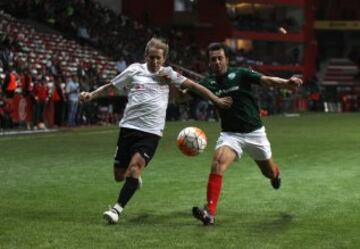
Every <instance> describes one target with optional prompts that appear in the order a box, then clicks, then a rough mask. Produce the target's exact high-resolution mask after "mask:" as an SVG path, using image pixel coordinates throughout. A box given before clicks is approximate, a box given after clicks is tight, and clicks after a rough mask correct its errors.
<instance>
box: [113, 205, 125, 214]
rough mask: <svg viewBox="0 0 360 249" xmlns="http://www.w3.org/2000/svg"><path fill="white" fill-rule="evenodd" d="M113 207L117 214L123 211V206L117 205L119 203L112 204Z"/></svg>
mask: <svg viewBox="0 0 360 249" xmlns="http://www.w3.org/2000/svg"><path fill="white" fill-rule="evenodd" d="M113 209H116V211H118V212H119V214H121V212H122V211H123V208H122V206H120V205H119V203H116V204H115V205H114V206H113Z"/></svg>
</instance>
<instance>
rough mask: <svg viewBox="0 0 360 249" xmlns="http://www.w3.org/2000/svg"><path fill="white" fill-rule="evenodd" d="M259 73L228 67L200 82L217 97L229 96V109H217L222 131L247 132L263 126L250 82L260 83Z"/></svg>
mask: <svg viewBox="0 0 360 249" xmlns="http://www.w3.org/2000/svg"><path fill="white" fill-rule="evenodd" d="M260 78H261V74H259V73H257V72H254V71H252V70H249V69H245V68H240V67H237V68H231V67H230V68H229V70H228V71H227V72H226V73H225V74H223V75H215V74H209V75H208V76H207V77H205V78H204V79H203V80H201V82H200V84H202V85H203V86H205V87H206V88H208V89H209V90H210V91H212V92H213V93H214V94H215V95H217V96H218V97H225V96H230V97H232V99H233V104H232V106H231V108H229V109H219V114H220V118H221V128H222V131H228V132H239V133H249V132H252V131H254V130H256V129H259V128H261V127H262V126H263V124H262V122H261V119H260V115H259V106H258V104H257V103H256V100H255V98H254V96H253V93H252V90H251V84H260Z"/></svg>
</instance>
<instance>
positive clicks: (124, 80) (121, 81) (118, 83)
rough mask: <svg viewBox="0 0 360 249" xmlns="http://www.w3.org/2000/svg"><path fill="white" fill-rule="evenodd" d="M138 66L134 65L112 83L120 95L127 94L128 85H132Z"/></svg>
mask: <svg viewBox="0 0 360 249" xmlns="http://www.w3.org/2000/svg"><path fill="white" fill-rule="evenodd" d="M136 68H137V64H132V65H130V66H129V67H128V68H126V69H125V70H124V71H123V72H121V73H120V74H119V75H117V76H116V77H115V78H113V79H112V80H111V81H110V83H111V84H112V85H114V86H115V87H116V88H117V89H118V91H119V92H120V93H124V92H126V89H127V87H128V85H129V84H130V83H131V78H132V76H134V74H135V73H136Z"/></svg>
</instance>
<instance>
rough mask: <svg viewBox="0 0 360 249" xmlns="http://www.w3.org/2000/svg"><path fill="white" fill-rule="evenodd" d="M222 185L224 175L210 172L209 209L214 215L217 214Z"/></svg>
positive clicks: (208, 187)
mask: <svg viewBox="0 0 360 249" xmlns="http://www.w3.org/2000/svg"><path fill="white" fill-rule="evenodd" d="M221 186H222V175H217V174H210V175H209V181H208V185H207V209H208V211H209V213H210V214H211V215H212V216H215V214H216V208H217V203H218V200H219V197H220V192H221Z"/></svg>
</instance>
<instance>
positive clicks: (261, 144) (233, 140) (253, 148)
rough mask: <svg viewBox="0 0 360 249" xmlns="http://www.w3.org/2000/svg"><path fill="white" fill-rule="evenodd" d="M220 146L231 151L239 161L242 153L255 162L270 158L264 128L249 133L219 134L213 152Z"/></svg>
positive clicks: (269, 147)
mask: <svg viewBox="0 0 360 249" xmlns="http://www.w3.org/2000/svg"><path fill="white" fill-rule="evenodd" d="M222 146H228V147H230V148H231V149H233V150H234V151H235V153H236V156H237V159H240V158H241V156H242V154H243V153H244V152H246V153H247V154H249V155H250V156H251V158H253V159H254V160H257V161H261V160H268V159H270V158H271V156H272V152H271V146H270V142H269V140H268V138H267V136H266V131H265V127H264V126H263V127H261V128H260V129H257V130H255V131H253V132H249V133H236V132H221V133H220V136H219V138H218V140H217V142H216V146H215V150H216V149H218V148H220V147H222Z"/></svg>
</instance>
